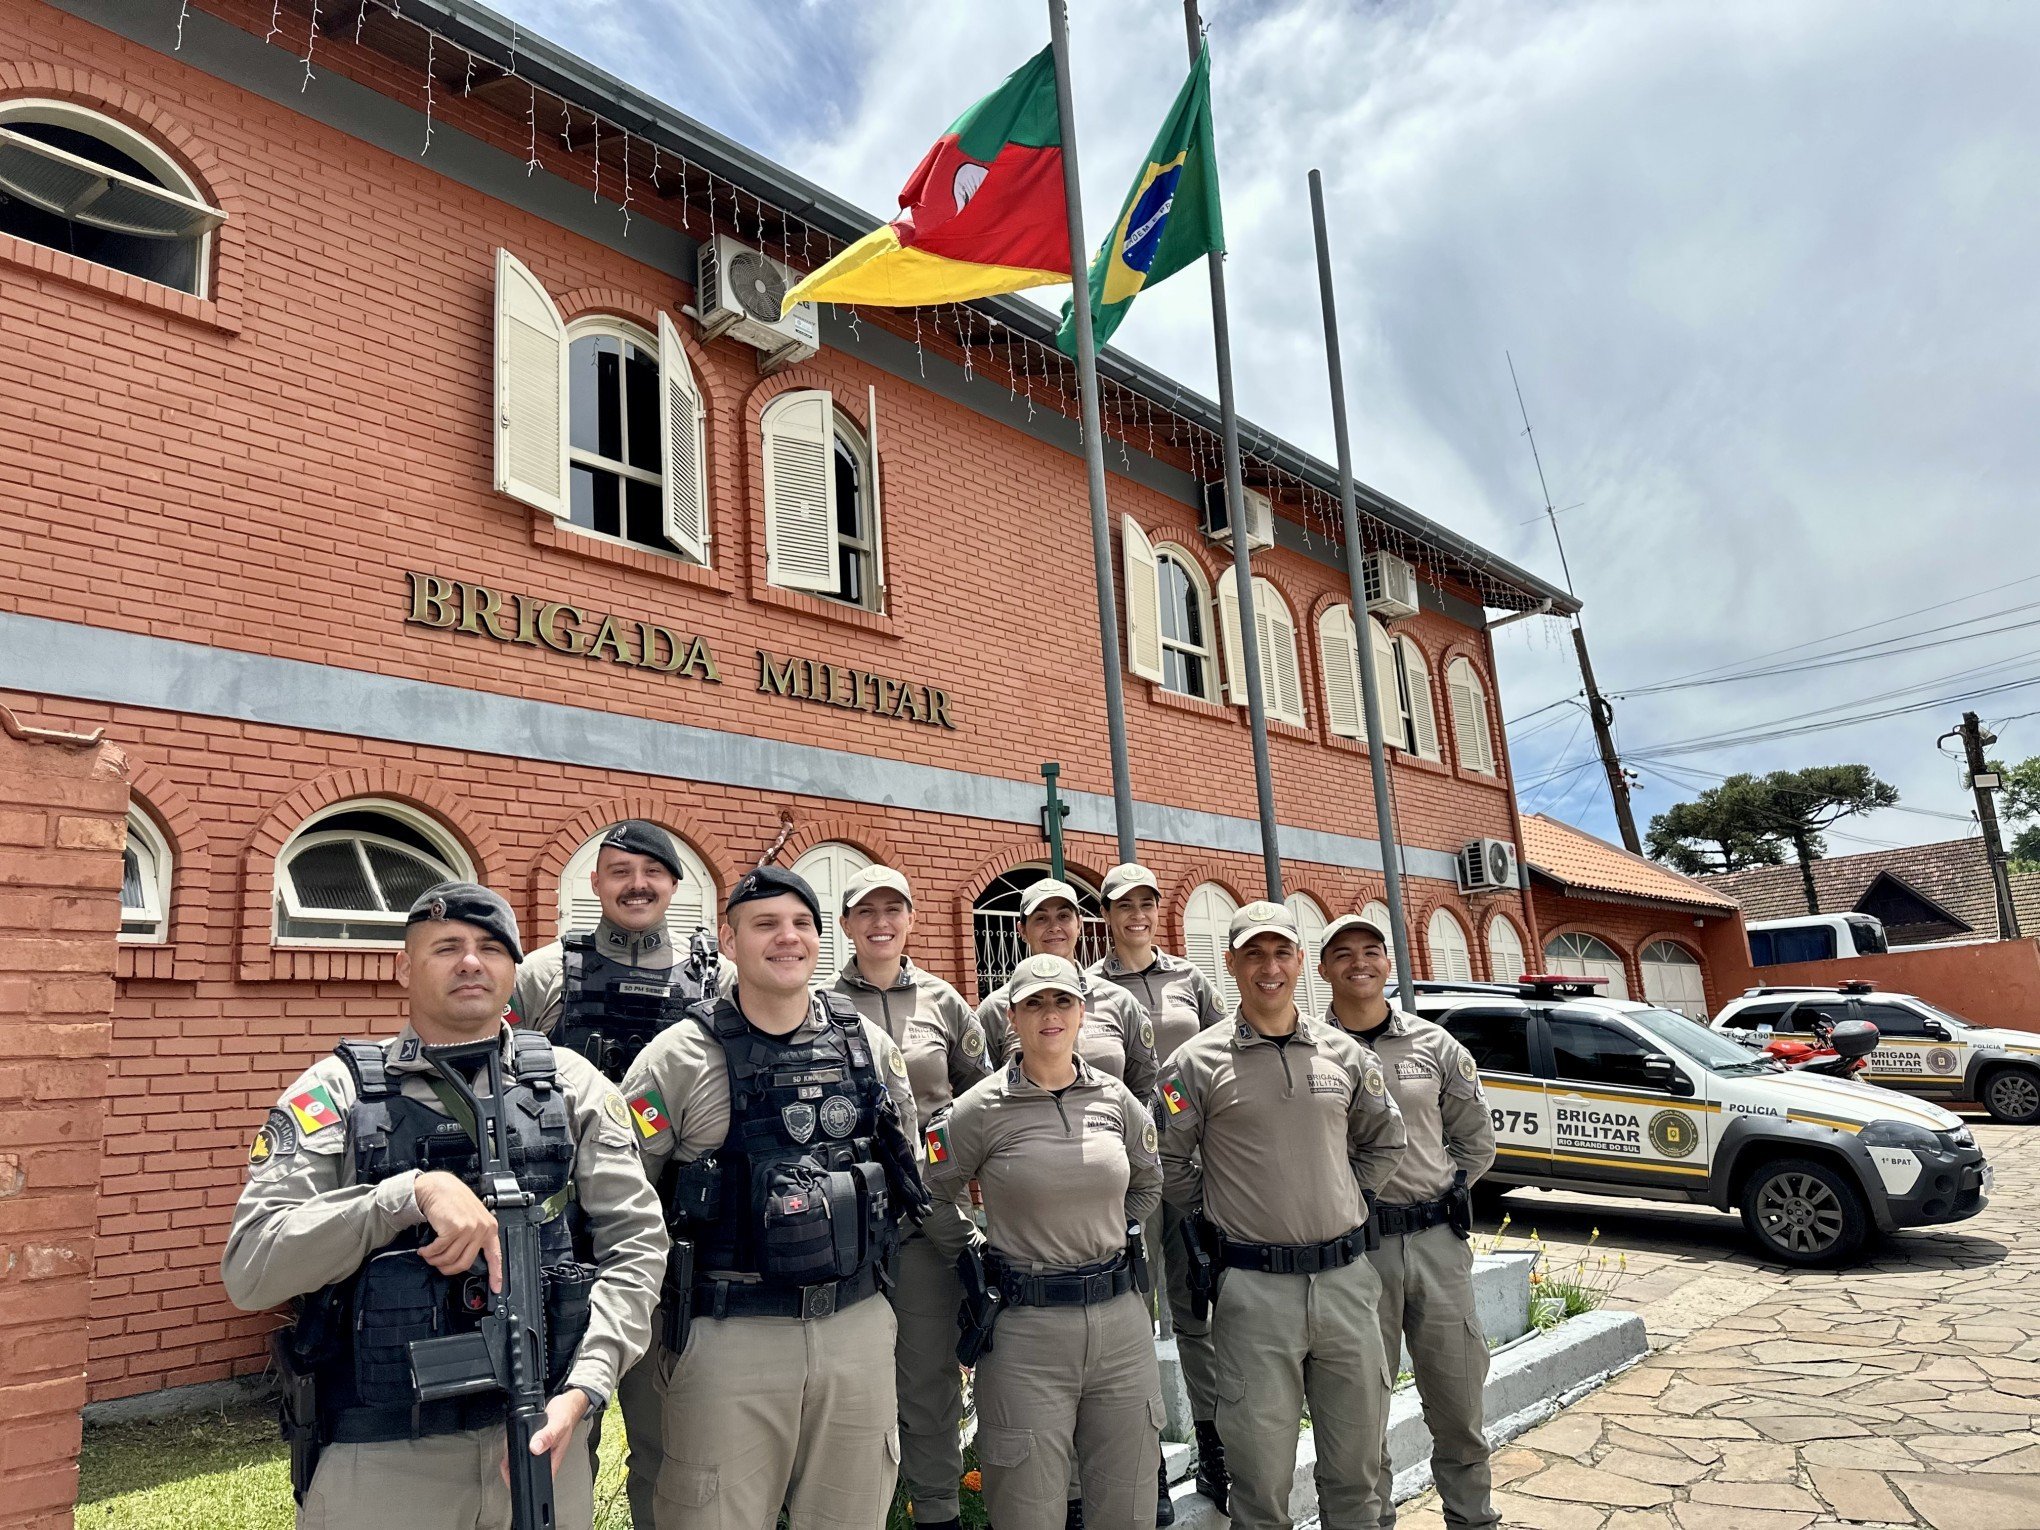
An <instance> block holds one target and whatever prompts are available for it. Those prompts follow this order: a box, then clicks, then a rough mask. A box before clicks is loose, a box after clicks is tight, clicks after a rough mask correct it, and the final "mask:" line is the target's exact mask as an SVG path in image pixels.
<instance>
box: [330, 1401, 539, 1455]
mask: <svg viewBox="0 0 2040 1530" xmlns="http://www.w3.org/2000/svg"><path fill="white" fill-rule="evenodd" d="M502 1426H503V1399H502V1398H501V1397H500V1396H496V1397H456V1398H453V1399H451V1400H449V1401H447V1402H431V1403H420V1404H418V1405H417V1406H416V1407H414V1408H342V1409H340V1410H339V1411H338V1412H337V1413H336V1414H335V1415H334V1417H333V1425H332V1432H331V1434H330V1435H329V1436H328V1440H329V1442H330V1443H331V1444H335V1445H378V1444H382V1443H384V1442H386V1441H389V1440H422V1439H425V1438H427V1437H428V1436H431V1435H436V1434H460V1433H462V1432H464V1431H466V1430H469V1429H487V1428H490V1427H495V1428H498V1429H500V1428H501V1427H502Z"/></svg>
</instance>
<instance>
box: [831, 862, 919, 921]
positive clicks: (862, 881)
mask: <svg viewBox="0 0 2040 1530" xmlns="http://www.w3.org/2000/svg"><path fill="white" fill-rule="evenodd" d="M881 887H890V888H891V889H892V890H893V891H894V892H896V893H898V894H899V895H900V896H901V897H902V898H905V899H906V900H907V907H908V908H912V907H913V906H914V890H913V889H912V888H911V887H909V886H907V879H906V877H905V876H904V875H903V874H901V873H900V872H897V871H895V870H893V869H892V867H890V866H866V867H865V868H864V869H863V870H862V871H858V872H854V873H852V874H851V877H850V880H849V881H847V882H845V883H844V884H843V912H844V913H846V914H847V913H849V912H850V910H852V909H853V908H855V907H857V905H858V903H859V902H860V901H861V900H863V899H864V898H867V897H869V896H870V895H871V894H872V893H875V892H877V891H878V890H879V889H880V888H881Z"/></svg>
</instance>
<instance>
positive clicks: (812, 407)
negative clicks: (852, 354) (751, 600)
mask: <svg viewBox="0 0 2040 1530" xmlns="http://www.w3.org/2000/svg"><path fill="white" fill-rule="evenodd" d="M759 433H760V435H761V436H762V437H763V438H764V448H765V579H766V582H767V583H769V584H776V585H778V586H780V587H781V588H783V589H789V590H806V591H808V592H809V593H810V594H814V595H822V596H826V597H827V598H828V599H830V600H840V601H842V602H844V603H845V604H847V605H853V606H863V607H864V608H865V609H867V610H871V611H878V610H883V609H884V606H885V562H884V556H883V550H882V548H881V545H880V529H881V528H880V517H879V479H878V473H877V468H876V464H875V463H874V461H873V458H872V453H871V448H870V445H869V443H868V442H867V441H866V439H865V437H864V433H863V432H862V431H860V430H859V429H858V428H857V426H856V425H855V424H854V423H852V422H851V420H850V419H849V417H848V416H847V415H845V414H844V413H843V412H842V410H840V409H838V408H837V407H836V403H835V400H834V398H833V397H831V395H830V394H829V392H828V391H827V390H826V389H823V388H803V389H799V390H796V391H794V392H791V393H782V394H781V395H780V396H779V397H778V398H775V399H774V400H773V401H772V402H771V403H770V404H768V405H767V406H766V408H765V413H764V415H763V416H762V417H761V419H760V420H759Z"/></svg>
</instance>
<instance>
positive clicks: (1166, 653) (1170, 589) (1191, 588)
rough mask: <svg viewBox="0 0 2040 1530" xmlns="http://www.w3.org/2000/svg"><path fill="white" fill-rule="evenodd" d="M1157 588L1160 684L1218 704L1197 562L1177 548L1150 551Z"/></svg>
mask: <svg viewBox="0 0 2040 1530" xmlns="http://www.w3.org/2000/svg"><path fill="white" fill-rule="evenodd" d="M1155 577H1156V581H1157V583H1158V585H1159V586H1160V597H1161V599H1160V604H1161V637H1162V684H1163V685H1165V686H1167V687H1168V688H1169V689H1170V690H1172V691H1176V692H1178V693H1179V694H1181V695H1184V696H1195V697H1197V698H1198V699H1199V700H1202V701H1216V700H1218V654H1217V652H1216V651H1215V647H1214V643H1213V639H1212V629H1211V591H1210V590H1209V589H1208V588H1207V587H1206V585H1205V583H1204V572H1203V570H1202V569H1200V568H1199V567H1198V566H1197V561H1196V560H1195V559H1194V558H1192V557H1191V556H1190V555H1189V554H1188V553H1186V552H1184V551H1183V550H1182V549H1181V548H1176V547H1158V548H1156V549H1155Z"/></svg>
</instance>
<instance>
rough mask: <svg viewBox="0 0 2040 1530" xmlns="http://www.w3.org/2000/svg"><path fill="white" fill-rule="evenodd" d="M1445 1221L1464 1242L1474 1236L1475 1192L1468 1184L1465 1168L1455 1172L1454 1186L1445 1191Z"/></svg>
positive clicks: (1453, 1177)
mask: <svg viewBox="0 0 2040 1530" xmlns="http://www.w3.org/2000/svg"><path fill="white" fill-rule="evenodd" d="M1445 1222H1446V1225H1447V1226H1449V1227H1450V1228H1451V1229H1452V1230H1453V1231H1454V1232H1456V1233H1457V1234H1459V1237H1460V1240H1461V1241H1462V1242H1464V1241H1465V1240H1467V1239H1469V1238H1471V1237H1472V1236H1473V1192H1472V1191H1471V1190H1469V1189H1468V1188H1467V1186H1466V1170H1464V1169H1458V1170H1455V1171H1454V1172H1453V1175H1452V1188H1451V1189H1450V1190H1447V1191H1446V1192H1445Z"/></svg>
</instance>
